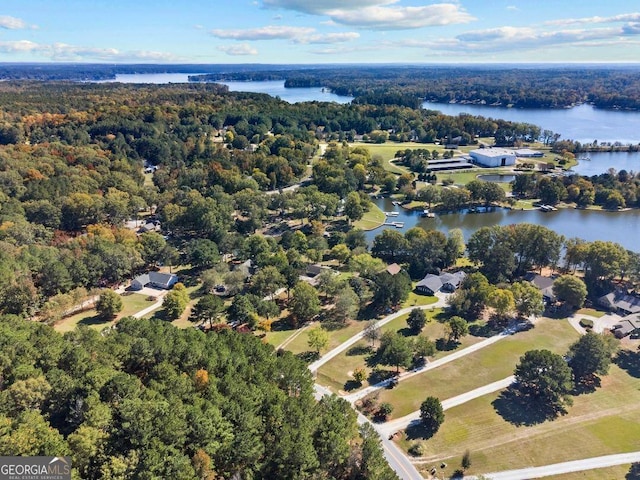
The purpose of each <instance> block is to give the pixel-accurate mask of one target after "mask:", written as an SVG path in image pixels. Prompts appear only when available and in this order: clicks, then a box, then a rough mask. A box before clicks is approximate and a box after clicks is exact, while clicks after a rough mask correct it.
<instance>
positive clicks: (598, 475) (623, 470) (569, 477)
mask: <svg viewBox="0 0 640 480" xmlns="http://www.w3.org/2000/svg"><path fill="white" fill-rule="evenodd" d="M630 470H631V464H629V465H617V466H615V467H607V468H596V469H594V470H584V471H582V472H573V473H565V474H564V475H551V476H550V477H544V478H545V480H604V479H615V478H625V476H626V475H627V474H628V473H629V471H630ZM636 471H637V470H636ZM629 478H631V479H633V478H637V477H629Z"/></svg>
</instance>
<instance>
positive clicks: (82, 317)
mask: <svg viewBox="0 0 640 480" xmlns="http://www.w3.org/2000/svg"><path fill="white" fill-rule="evenodd" d="M120 297H121V298H122V311H121V312H120V313H119V314H118V315H117V317H116V318H115V320H111V321H107V322H105V321H103V320H101V319H100V318H98V312H97V311H96V310H95V309H91V310H85V311H84V312H80V313H77V314H75V315H72V316H70V317H67V318H63V319H62V320H60V321H59V322H57V323H56V324H55V325H54V326H53V328H54V329H55V330H57V331H58V332H60V333H64V332H70V331H72V330H74V329H75V328H76V327H77V326H78V325H86V326H88V327H91V328H95V329H96V330H102V329H103V328H105V327H108V326H111V325H113V323H114V322H115V321H117V320H118V319H120V318H123V317H128V316H130V315H133V314H134V313H137V312H139V311H140V310H143V309H145V308H147V307H148V306H150V305H152V304H153V303H154V302H153V301H150V300H147V296H146V295H140V294H137V293H133V294H131V295H121V296H120Z"/></svg>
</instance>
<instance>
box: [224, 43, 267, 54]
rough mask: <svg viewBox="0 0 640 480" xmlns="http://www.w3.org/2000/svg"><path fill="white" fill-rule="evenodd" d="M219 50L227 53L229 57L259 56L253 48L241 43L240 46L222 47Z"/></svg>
mask: <svg viewBox="0 0 640 480" xmlns="http://www.w3.org/2000/svg"><path fill="white" fill-rule="evenodd" d="M218 50H220V51H222V52H224V53H226V54H227V55H234V56H240V55H257V54H258V50H257V49H255V48H253V47H252V46H251V45H249V44H248V43H241V44H239V45H228V46H222V47H218Z"/></svg>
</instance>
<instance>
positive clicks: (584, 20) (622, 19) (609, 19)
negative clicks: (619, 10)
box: [545, 13, 640, 25]
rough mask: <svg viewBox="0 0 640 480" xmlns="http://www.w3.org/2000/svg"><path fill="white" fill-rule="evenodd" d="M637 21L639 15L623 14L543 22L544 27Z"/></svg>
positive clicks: (639, 18)
mask: <svg viewBox="0 0 640 480" xmlns="http://www.w3.org/2000/svg"><path fill="white" fill-rule="evenodd" d="M638 21H640V13H623V14H621V15H614V16H611V17H585V18H567V19H560V20H550V21H548V22H545V25H577V24H589V23H591V24H593V23H619V22H638Z"/></svg>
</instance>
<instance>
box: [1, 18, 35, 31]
mask: <svg viewBox="0 0 640 480" xmlns="http://www.w3.org/2000/svg"><path fill="white" fill-rule="evenodd" d="M0 28H4V29H5V30H21V29H25V28H34V27H29V25H27V23H26V22H25V21H24V20H22V19H20V18H16V17H10V16H9V15H0Z"/></svg>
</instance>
